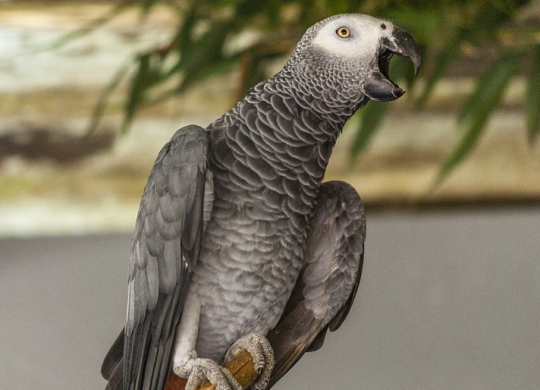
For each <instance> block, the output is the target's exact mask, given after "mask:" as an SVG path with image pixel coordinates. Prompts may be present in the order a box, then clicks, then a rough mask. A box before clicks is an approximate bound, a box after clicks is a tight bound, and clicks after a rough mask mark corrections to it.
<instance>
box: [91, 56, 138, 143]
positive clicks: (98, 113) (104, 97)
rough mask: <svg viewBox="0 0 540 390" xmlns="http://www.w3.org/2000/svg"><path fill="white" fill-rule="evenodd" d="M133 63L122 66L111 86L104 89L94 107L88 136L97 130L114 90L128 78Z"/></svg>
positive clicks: (113, 78) (110, 83) (110, 82)
mask: <svg viewBox="0 0 540 390" xmlns="http://www.w3.org/2000/svg"><path fill="white" fill-rule="evenodd" d="M131 66H132V62H131V61H128V62H127V63H125V64H124V65H122V66H121V67H120V68H118V70H117V71H116V73H115V74H114V76H113V77H112V79H111V81H109V84H108V85H107V86H106V87H105V88H104V89H103V91H102V92H101V94H100V96H99V99H98V102H97V104H96V105H95V107H94V110H93V111H92V116H91V120H90V125H89V126H88V130H87V132H86V135H87V136H89V135H91V134H92V133H93V132H94V131H95V130H96V128H97V126H98V124H99V121H100V120H101V118H102V117H103V114H104V113H105V108H106V107H107V105H108V104H109V100H110V98H111V96H112V94H113V92H114V90H115V89H116V88H117V87H118V85H119V84H120V82H121V81H122V80H123V79H124V78H125V77H126V75H127V73H128V71H129V68H131Z"/></svg>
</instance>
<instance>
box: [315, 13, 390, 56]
mask: <svg viewBox="0 0 540 390" xmlns="http://www.w3.org/2000/svg"><path fill="white" fill-rule="evenodd" d="M342 28H345V29H347V30H348V32H349V33H350V34H349V36H348V37H347V38H342V37H340V35H344V34H343V33H341V34H340V32H341V29H342ZM338 30H340V31H338ZM393 30H394V25H393V24H392V23H390V22H387V21H384V20H380V19H376V18H374V17H371V16H368V15H342V16H340V17H339V18H337V19H333V20H331V21H330V22H328V23H327V24H326V25H325V26H323V27H322V28H321V29H320V30H319V31H318V33H317V35H316V36H315V38H314V39H313V41H312V45H315V46H318V47H319V48H321V49H323V50H324V51H326V52H327V53H329V54H331V55H332V56H337V57H343V58H359V59H360V58H370V57H373V56H374V55H377V50H378V46H379V44H380V40H381V38H383V37H390V36H391V35H392V31H393Z"/></svg>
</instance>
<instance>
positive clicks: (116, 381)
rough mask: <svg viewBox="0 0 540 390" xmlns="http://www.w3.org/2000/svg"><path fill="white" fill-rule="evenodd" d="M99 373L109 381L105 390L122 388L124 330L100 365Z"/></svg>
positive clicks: (120, 389) (119, 389)
mask: <svg viewBox="0 0 540 390" xmlns="http://www.w3.org/2000/svg"><path fill="white" fill-rule="evenodd" d="M101 375H102V376H103V378H105V380H107V381H109V383H107V387H105V390H122V387H123V378H124V330H123V329H122V331H121V332H120V334H119V335H118V337H117V338H116V340H115V341H114V343H113V345H112V346H111V349H109V352H107V355H106V356H105V359H104V360H103V364H102V365H101Z"/></svg>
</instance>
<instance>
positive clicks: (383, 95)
mask: <svg viewBox="0 0 540 390" xmlns="http://www.w3.org/2000/svg"><path fill="white" fill-rule="evenodd" d="M393 54H397V55H400V56H403V57H407V58H409V59H410V60H411V61H412V63H413V66H414V73H415V74H418V70H419V69H420V62H421V58H420V48H419V47H418V44H417V43H416V42H415V41H414V39H413V37H412V36H411V35H410V34H409V33H408V32H407V31H405V30H403V29H401V28H399V27H396V26H394V30H393V31H392V35H391V36H390V37H385V38H382V40H381V52H380V53H379V69H376V70H374V71H373V72H372V73H371V74H370V75H369V76H368V78H367V80H366V83H365V84H364V92H365V94H366V95H367V96H368V97H369V98H370V99H372V100H376V101H390V100H395V99H397V98H399V97H401V96H402V95H403V94H404V93H405V91H403V90H402V89H401V88H400V87H399V86H398V85H397V84H395V83H394V82H393V81H392V80H390V79H389V76H388V68H389V66H390V58H391V57H392V55H393Z"/></svg>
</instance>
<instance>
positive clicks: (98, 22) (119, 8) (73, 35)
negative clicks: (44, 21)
mask: <svg viewBox="0 0 540 390" xmlns="http://www.w3.org/2000/svg"><path fill="white" fill-rule="evenodd" d="M136 2H137V1H136V0H127V1H123V2H121V3H120V4H118V5H116V6H115V7H114V8H113V9H112V10H111V11H107V13H106V14H105V15H104V16H101V17H99V18H97V19H95V20H92V21H90V22H89V23H88V24H86V25H84V26H83V27H81V28H79V29H77V30H75V31H72V32H70V33H68V34H65V35H63V36H61V37H60V38H58V39H56V40H55V41H53V42H52V43H51V44H50V45H48V46H45V47H44V48H43V50H54V49H58V48H60V47H62V46H64V45H66V44H68V43H70V42H72V41H74V40H76V39H78V38H82V37H84V36H85V35H88V34H90V33H91V32H92V31H94V30H96V29H97V28H99V27H101V26H103V25H104V24H107V23H108V22H109V21H110V20H112V19H114V18H115V17H116V16H118V15H120V14H121V13H122V12H124V11H126V10H127V9H128V8H130V7H133V6H134V5H135V3H136Z"/></svg>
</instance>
